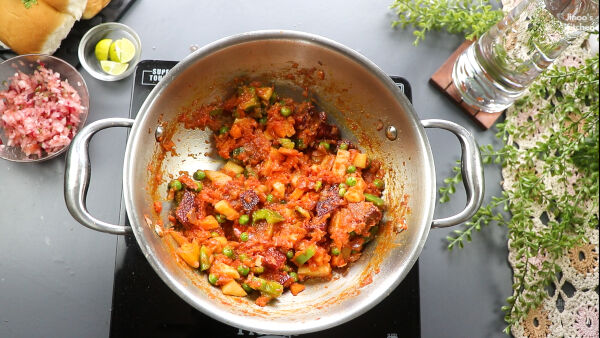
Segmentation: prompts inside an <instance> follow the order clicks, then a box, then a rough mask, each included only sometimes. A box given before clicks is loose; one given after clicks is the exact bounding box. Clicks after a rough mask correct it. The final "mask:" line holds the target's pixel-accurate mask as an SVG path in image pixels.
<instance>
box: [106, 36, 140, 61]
mask: <svg viewBox="0 0 600 338" xmlns="http://www.w3.org/2000/svg"><path fill="white" fill-rule="evenodd" d="M109 55H110V60H111V61H115V62H120V63H127V62H129V61H131V60H132V59H133V57H134V56H135V45H134V44H133V42H131V41H130V40H129V39H127V38H121V39H119V40H116V41H115V42H113V43H112V44H111V45H110V50H109Z"/></svg>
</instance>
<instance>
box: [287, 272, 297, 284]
mask: <svg viewBox="0 0 600 338" xmlns="http://www.w3.org/2000/svg"><path fill="white" fill-rule="evenodd" d="M289 275H290V278H291V279H293V280H294V282H297V281H298V274H297V273H295V272H293V271H292V272H290V273H289Z"/></svg>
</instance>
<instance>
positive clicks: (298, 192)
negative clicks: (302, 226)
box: [290, 188, 304, 201]
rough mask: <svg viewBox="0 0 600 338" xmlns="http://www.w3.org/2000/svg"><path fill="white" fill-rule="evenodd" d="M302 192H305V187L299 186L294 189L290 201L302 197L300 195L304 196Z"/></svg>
mask: <svg viewBox="0 0 600 338" xmlns="http://www.w3.org/2000/svg"><path fill="white" fill-rule="evenodd" d="M302 194H304V190H303V189H298V188H296V189H294V191H293V192H292V194H291V195H290V201H295V200H298V199H300V197H302Z"/></svg>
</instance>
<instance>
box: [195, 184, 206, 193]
mask: <svg viewBox="0 0 600 338" xmlns="http://www.w3.org/2000/svg"><path fill="white" fill-rule="evenodd" d="M196 187H197V188H196V192H200V191H202V188H204V185H202V182H196Z"/></svg>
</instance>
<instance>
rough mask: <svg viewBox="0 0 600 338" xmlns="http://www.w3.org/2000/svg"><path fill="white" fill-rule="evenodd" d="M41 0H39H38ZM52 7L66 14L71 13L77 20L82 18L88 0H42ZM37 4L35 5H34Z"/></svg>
mask: <svg viewBox="0 0 600 338" xmlns="http://www.w3.org/2000/svg"><path fill="white" fill-rule="evenodd" d="M38 1H39V0H38ZM41 1H43V2H45V3H47V4H48V5H50V7H52V8H54V9H56V10H57V11H59V12H62V13H65V14H71V15H72V16H73V17H74V18H75V20H79V19H81V15H82V14H83V10H84V9H85V6H86V3H87V1H86V0H41ZM34 6H35V5H34Z"/></svg>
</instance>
